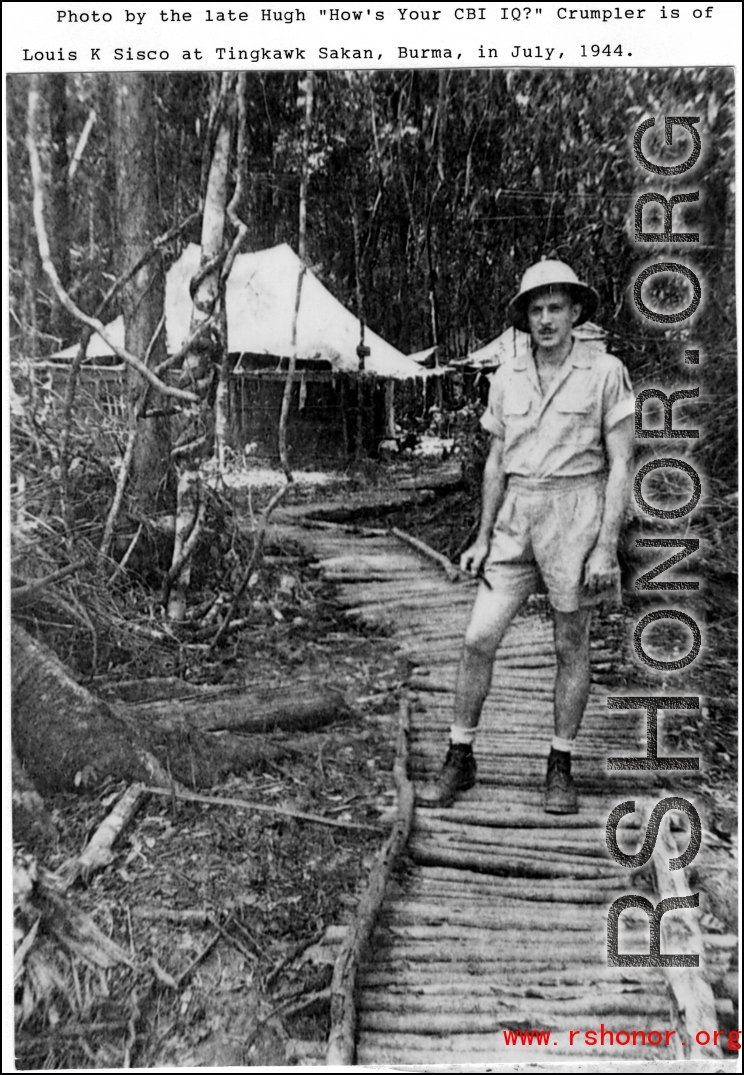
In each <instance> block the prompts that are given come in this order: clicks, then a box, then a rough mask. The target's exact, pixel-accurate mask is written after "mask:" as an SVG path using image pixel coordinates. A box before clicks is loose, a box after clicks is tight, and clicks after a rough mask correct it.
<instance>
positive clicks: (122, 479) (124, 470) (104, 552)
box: [98, 425, 137, 566]
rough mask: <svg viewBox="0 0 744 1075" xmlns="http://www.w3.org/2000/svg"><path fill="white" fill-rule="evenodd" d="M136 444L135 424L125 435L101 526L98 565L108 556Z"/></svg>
mask: <svg viewBox="0 0 744 1075" xmlns="http://www.w3.org/2000/svg"><path fill="white" fill-rule="evenodd" d="M136 445H137V426H136V425H133V426H132V428H131V429H130V430H129V435H128V437H127V446H126V449H125V450H124V458H123V459H122V461H121V466H120V467H119V473H118V475H117V478H116V491H115V493H114V499H113V501H112V504H111V507H110V508H109V513H108V516H107V517H106V525H105V526H104V528H103V537H102V538H101V545H100V548H99V550H98V563H99V566H101V565H102V564H103V561H104V559H105V558H106V557H107V556H108V551H109V547H110V546H111V539H112V537H113V536H114V527H115V526H116V520H117V519H118V518H119V512H120V511H121V505H122V502H123V500H124V490H125V489H126V487H127V481H128V480H129V473H130V471H131V469H132V460H133V459H134V449H135V447H136Z"/></svg>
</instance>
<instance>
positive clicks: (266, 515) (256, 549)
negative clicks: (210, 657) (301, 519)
mask: <svg viewBox="0 0 744 1075" xmlns="http://www.w3.org/2000/svg"><path fill="white" fill-rule="evenodd" d="M288 489H289V482H287V484H286V485H283V486H281V488H280V489H277V491H276V492H275V493H274V495H273V496H272V498H271V500H270V501H269V503H268V504H267V505H266V510H265V511H264V512H263V513H262V515H261V519H260V521H259V524H258V527H257V529H256V536H255V538H254V543H253V552H252V553H251V558H250V560H249V561H248V565H247V567H246V569H245V571H244V572H243V577H242V579H241V580H240V585H239V586H238V588H237V590H236V591H235V595H234V596H233V599H232V601H231V602H230V606H229V608H228V610H227V612H226V613H225V618H224V620H223V621H222V623H221V624H220V627H219V630H218V631H217V634H216V635H215V636H214V638H213V639H212V642H211V643H210V646H209V649H210V652H211V651H212V650H214V649H216V647H217V646H219V644H220V642H221V641H222V639H223V638H224V637H225V635H226V634H227V632H228V629H229V627H230V621H231V620H232V618H233V616H234V615H235V610H236V608H237V607H238V602H239V601H240V599H241V598H242V596H243V594H244V593H245V591H246V590H247V588H248V583H249V582H250V580H251V575H252V574H253V572H254V570H255V567H256V564H257V563H258V560H259V557H260V555H261V549H262V548H263V542H264V537H265V536H266V528H267V526H268V524H269V519H270V518H271V516H272V514H273V512H274V509H275V508H276V507H277V505H278V504H280V503H281V501H282V500H283V499H284V497H285V496H286V495H287V490H288Z"/></svg>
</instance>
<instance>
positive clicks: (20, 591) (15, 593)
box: [10, 557, 90, 601]
mask: <svg viewBox="0 0 744 1075" xmlns="http://www.w3.org/2000/svg"><path fill="white" fill-rule="evenodd" d="M89 562H90V558H89V557H86V558H85V559H84V560H76V561H75V562H74V563H73V564H68V565H67V567H63V568H60V570H59V571H54V572H53V573H52V574H51V575H46V576H45V577H44V578H43V579H35V580H34V581H33V582H27V583H26V584H25V585H24V586H14V587H13V589H11V591H10V596H11V599H12V600H13V601H23V600H24V598H26V597H30V596H31V595H32V594H35V593H37V592H38V591H39V590H43V589H44V588H45V587H47V586H51V584H52V583H53V582H59V580H60V579H65V578H67V576H68V575H74V574H75V573H76V572H77V571H80V570H81V568H83V567H86V566H87V564H88V563H89Z"/></svg>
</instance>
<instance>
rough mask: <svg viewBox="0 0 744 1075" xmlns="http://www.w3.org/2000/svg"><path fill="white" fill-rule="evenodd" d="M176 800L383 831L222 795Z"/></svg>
mask: <svg viewBox="0 0 744 1075" xmlns="http://www.w3.org/2000/svg"><path fill="white" fill-rule="evenodd" d="M147 790H148V793H149V794H150V795H161V796H163V797H165V798H168V799H170V798H173V792H172V791H171V789H170V788H156V787H148V789H147ZM175 798H177V799H180V800H181V801H182V802H193V803H205V804H206V805H207V806H232V807H235V808H237V809H239V810H256V811H257V812H258V813H263V814H279V815H281V816H283V817H292V818H295V819H296V820H297V821H311V822H313V823H314V824H316V825H330V826H331V827H332V828H334V829H348V830H352V831H354V832H376V833H380V832H382V831H383V830H382V829H381V828H379V827H378V826H376V825H362V824H360V823H358V822H356V821H337V820H336V819H335V818H331V817H322V816H321V815H320V814H308V813H305V812H304V811H302V810H291V809H290V808H289V807H286V806H266V805H265V804H264V803H254V802H249V801H248V800H247V799H227V798H224V797H223V796H221V795H199V794H197V792H194V791H183V790H182V791H176V792H175Z"/></svg>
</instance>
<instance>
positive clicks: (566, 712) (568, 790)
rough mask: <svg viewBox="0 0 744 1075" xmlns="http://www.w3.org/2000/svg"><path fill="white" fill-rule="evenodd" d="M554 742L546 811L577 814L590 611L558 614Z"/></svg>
mask: <svg viewBox="0 0 744 1075" xmlns="http://www.w3.org/2000/svg"><path fill="white" fill-rule="evenodd" d="M554 615H555V630H554V637H555V652H556V662H557V672H556V679H555V738H554V739H553V745H552V747H551V751H550V757H549V759H548V778H547V790H546V796H545V809H546V810H547V811H548V813H556V814H564V813H576V811H577V810H578V799H577V796H576V790H575V789H574V786H573V781H572V779H571V750H572V747H573V741H574V739H575V738H576V735H577V733H578V731H579V726H580V725H581V720H582V717H583V716H584V710H585V709H586V703H587V700H588V698H589V628H590V625H591V618H592V613H591V609H580V610H579V611H578V612H555V613H554Z"/></svg>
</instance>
